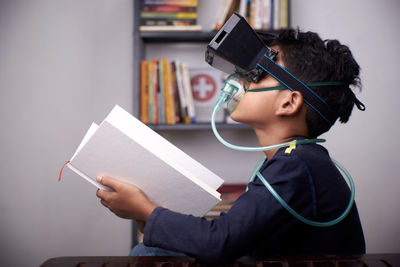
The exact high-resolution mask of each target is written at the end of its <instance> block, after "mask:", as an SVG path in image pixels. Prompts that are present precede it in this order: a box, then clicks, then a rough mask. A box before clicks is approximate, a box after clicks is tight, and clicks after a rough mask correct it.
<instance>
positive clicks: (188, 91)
mask: <svg viewBox="0 0 400 267" xmlns="http://www.w3.org/2000/svg"><path fill="white" fill-rule="evenodd" d="M181 73H182V81H183V87H184V90H185V97H186V102H187V110H188V116H189V123H195V122H196V110H195V108H194V100H193V92H192V85H191V84H190V74H189V69H188V66H187V64H186V63H184V62H182V63H181Z"/></svg>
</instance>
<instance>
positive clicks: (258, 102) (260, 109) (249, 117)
mask: <svg viewBox="0 0 400 267" xmlns="http://www.w3.org/2000/svg"><path fill="white" fill-rule="evenodd" d="M271 48H272V49H274V50H278V51H279V47H271ZM279 55H280V53H279V54H278V56H277V58H276V63H278V64H279V65H281V66H282V67H284V65H283V62H282V59H281V57H280V56H279ZM279 85H280V83H279V82H278V81H277V80H275V78H274V77H272V76H271V75H267V77H265V78H264V79H262V80H260V81H259V82H258V83H248V85H247V86H248V88H247V89H258V88H266V87H275V86H279ZM287 91H289V90H272V91H264V92H246V93H245V94H244V96H243V97H242V98H241V99H240V101H239V103H238V105H237V106H236V108H235V110H234V111H233V112H232V113H231V118H232V119H233V120H235V121H237V122H241V123H245V124H247V125H250V126H258V127H260V126H262V125H265V124H268V123H269V122H271V120H273V119H274V113H275V110H276V108H277V105H278V103H279V99H280V98H281V97H282V95H283V94H284V92H287Z"/></svg>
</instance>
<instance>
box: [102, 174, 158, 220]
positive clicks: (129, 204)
mask: <svg viewBox="0 0 400 267" xmlns="http://www.w3.org/2000/svg"><path fill="white" fill-rule="evenodd" d="M97 182H99V183H101V184H102V185H105V186H108V187H110V188H111V189H113V190H114V192H109V191H105V190H100V189H99V190H97V193H96V196H97V197H98V198H100V199H101V204H103V205H104V206H105V207H107V208H108V209H110V210H111V211H112V212H113V213H115V214H116V215H117V216H119V217H121V218H125V219H134V220H136V221H141V222H143V223H145V222H146V221H147V218H148V217H149V216H150V214H151V213H152V212H153V210H154V209H155V208H156V207H157V206H156V205H155V204H154V203H153V202H151V201H150V200H149V199H148V198H147V197H146V196H145V195H144V193H143V192H142V190H140V189H139V188H138V187H136V186H134V185H133V184H130V183H128V182H125V181H122V180H118V179H114V178H111V177H107V176H104V177H97Z"/></svg>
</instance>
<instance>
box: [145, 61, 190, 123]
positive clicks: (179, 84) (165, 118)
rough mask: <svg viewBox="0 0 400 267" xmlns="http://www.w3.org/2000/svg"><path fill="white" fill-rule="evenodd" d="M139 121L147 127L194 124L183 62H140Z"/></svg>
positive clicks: (187, 78)
mask: <svg viewBox="0 0 400 267" xmlns="http://www.w3.org/2000/svg"><path fill="white" fill-rule="evenodd" d="M140 119H141V121H142V122H143V123H146V124H175V123H179V122H183V123H187V124H189V123H194V122H195V121H196V115H195V110H194V103H193V94H192V87H191V84H190V76H189V71H188V67H187V65H186V63H184V62H180V61H173V62H170V61H168V60H167V59H166V58H162V59H153V60H142V61H141V65H140Z"/></svg>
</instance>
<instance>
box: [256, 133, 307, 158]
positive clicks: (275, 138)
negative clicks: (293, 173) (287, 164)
mask: <svg viewBox="0 0 400 267" xmlns="http://www.w3.org/2000/svg"><path fill="white" fill-rule="evenodd" d="M254 131H255V134H256V136H257V139H258V142H259V144H260V146H271V145H277V144H281V143H286V142H289V141H291V140H293V138H295V137H299V136H307V134H305V133H301V132H286V131H284V130H283V131H282V129H278V130H275V131H266V130H262V129H255V128H254ZM278 150H279V149H273V150H267V151H264V154H265V155H266V156H267V158H268V159H271V158H272V157H273V156H274V155H275V154H276V152H277V151H278Z"/></svg>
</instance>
